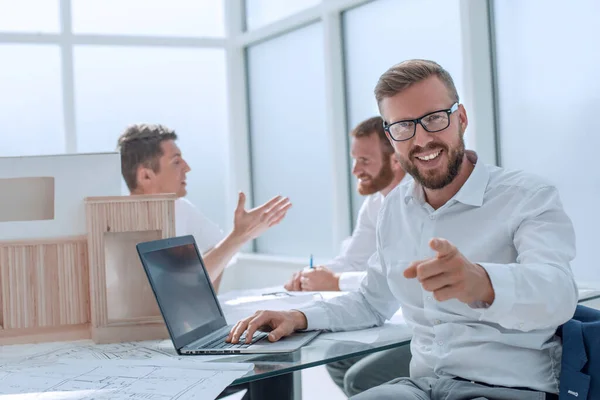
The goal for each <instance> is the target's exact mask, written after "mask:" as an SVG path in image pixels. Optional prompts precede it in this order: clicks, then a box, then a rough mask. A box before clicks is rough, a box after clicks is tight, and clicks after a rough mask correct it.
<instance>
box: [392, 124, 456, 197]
mask: <svg viewBox="0 0 600 400" xmlns="http://www.w3.org/2000/svg"><path fill="white" fill-rule="evenodd" d="M459 137H460V143H459V146H458V147H457V148H456V149H453V150H452V151H450V149H449V148H448V146H446V145H445V144H443V143H435V142H434V143H430V144H428V145H427V146H425V147H424V148H422V147H416V148H414V149H412V150H411V151H410V153H409V157H408V160H405V159H403V158H401V157H400V156H399V155H398V154H397V153H396V157H397V159H398V161H399V162H400V165H401V166H402V168H404V170H405V171H406V172H407V173H408V174H409V175H411V176H412V177H413V179H414V180H415V181H416V182H418V183H419V184H421V186H423V187H424V188H426V189H431V190H439V189H442V188H445V187H446V186H448V185H449V184H450V183H452V181H453V180H454V178H456V176H457V175H458V174H459V172H460V168H461V166H462V162H463V158H464V155H465V141H464V137H463V132H462V131H461V132H460V134H459ZM440 148H441V149H442V150H443V151H444V152H446V154H448V172H447V173H446V174H445V175H438V176H424V175H423V174H421V172H419V169H418V168H417V166H416V165H415V164H414V163H413V162H412V161H409V160H412V159H413V158H414V154H415V153H417V152H422V151H424V150H425V151H426V150H430V149H431V150H434V149H440Z"/></svg>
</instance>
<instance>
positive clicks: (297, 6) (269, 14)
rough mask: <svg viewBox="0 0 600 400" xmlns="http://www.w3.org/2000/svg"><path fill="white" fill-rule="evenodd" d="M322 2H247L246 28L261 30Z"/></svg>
mask: <svg viewBox="0 0 600 400" xmlns="http://www.w3.org/2000/svg"><path fill="white" fill-rule="evenodd" d="M320 2H321V0H291V1H285V0H284V1H282V0H246V1H245V3H246V10H245V11H246V13H245V14H246V28H247V29H249V30H250V29H256V28H260V27H261V26H264V25H268V24H270V23H273V22H276V21H278V20H280V19H283V18H286V17H289V16H290V15H293V14H295V13H297V12H299V11H302V10H305V9H306V8H309V7H312V6H315V5H317V4H319V3H320Z"/></svg>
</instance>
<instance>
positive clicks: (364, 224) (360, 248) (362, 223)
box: [325, 174, 412, 291]
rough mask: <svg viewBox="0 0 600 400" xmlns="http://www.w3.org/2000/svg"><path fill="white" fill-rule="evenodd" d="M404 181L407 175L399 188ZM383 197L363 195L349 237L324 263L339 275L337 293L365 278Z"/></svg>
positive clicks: (373, 245) (358, 283)
mask: <svg viewBox="0 0 600 400" xmlns="http://www.w3.org/2000/svg"><path fill="white" fill-rule="evenodd" d="M407 180H412V177H411V176H410V175H408V174H406V175H405V176H404V178H403V179H402V180H401V181H400V183H399V185H400V184H402V183H403V182H405V181H407ZM383 199H384V196H383V195H382V194H381V192H377V193H374V194H372V195H369V196H366V198H365V200H364V201H363V203H362V205H361V207H360V210H359V211H358V218H357V219H356V226H355V227H354V232H352V236H350V237H349V238H348V239H346V240H345V241H344V243H343V244H342V250H341V252H340V254H339V255H338V256H337V257H335V258H334V259H333V260H331V261H330V262H328V263H327V264H325V266H326V267H327V268H329V269H330V270H331V271H333V272H336V273H340V281H339V286H340V290H341V291H353V290H357V289H358V288H359V287H360V283H361V282H362V280H363V278H364V277H365V276H366V275H367V266H368V261H369V257H371V256H372V255H373V254H374V253H375V250H376V249H377V246H376V243H375V242H376V239H375V238H376V227H377V215H378V214H379V210H380V209H381V205H382V204H383Z"/></svg>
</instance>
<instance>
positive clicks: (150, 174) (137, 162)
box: [118, 124, 291, 290]
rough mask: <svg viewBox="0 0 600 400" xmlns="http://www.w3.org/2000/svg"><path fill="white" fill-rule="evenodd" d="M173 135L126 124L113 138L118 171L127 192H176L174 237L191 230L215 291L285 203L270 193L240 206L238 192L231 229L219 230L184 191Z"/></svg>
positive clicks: (153, 127)
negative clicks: (258, 201) (262, 201)
mask: <svg viewBox="0 0 600 400" xmlns="http://www.w3.org/2000/svg"><path fill="white" fill-rule="evenodd" d="M176 140H177V134H176V133H175V132H174V131H173V130H172V129H169V128H167V127H165V126H163V125H153V124H136V125H131V126H129V127H127V129H126V130H125V131H124V132H123V133H122V134H121V136H120V137H119V140H118V148H119V150H120V152H121V173H122V174H123V179H124V180H125V183H126V184H127V187H128V188H129V191H130V192H131V194H156V193H176V194H177V195H178V197H179V198H178V199H177V200H176V201H175V231H176V235H177V236H184V235H193V236H194V238H195V240H196V243H197V244H198V249H199V250H200V252H201V253H202V256H203V259H204V264H205V266H206V269H207V271H208V273H209V275H210V279H211V281H212V282H213V285H214V286H215V289H216V290H218V287H219V283H220V279H221V276H222V274H223V271H224V269H225V267H226V266H227V264H228V263H229V262H230V261H231V259H232V257H233V256H234V255H235V254H236V253H237V252H238V251H239V250H240V248H241V247H242V246H243V245H244V244H245V243H246V242H248V241H250V240H252V239H255V238H257V237H258V236H260V235H261V234H262V233H263V232H265V231H266V230H267V229H269V228H270V227H272V226H274V225H276V224H278V223H279V222H280V221H281V220H282V219H283V218H284V217H285V215H286V213H287V210H288V209H289V208H290V207H291V203H290V201H289V199H288V198H286V197H282V196H276V197H274V198H272V199H271V200H269V201H268V202H266V203H265V204H263V205H262V206H259V207H256V208H254V209H252V210H249V211H246V210H245V208H244V204H245V202H246V196H245V194H244V193H240V194H239V199H238V205H237V208H236V209H235V212H234V217H233V230H232V231H231V232H230V233H229V234H227V235H225V234H224V233H223V231H222V230H221V229H220V228H219V227H218V226H217V225H216V224H215V223H214V222H212V221H211V220H209V219H208V218H207V217H206V216H204V214H202V213H201V212H200V210H198V209H197V208H196V207H195V206H194V205H193V204H192V203H191V202H190V201H189V200H187V199H185V198H184V196H185V195H186V194H187V190H186V174H187V173H188V172H189V171H190V167H189V165H188V164H187V163H186V162H185V160H184V159H183V157H182V154H181V150H180V149H179V147H178V146H177V144H176V143H175V141H176Z"/></svg>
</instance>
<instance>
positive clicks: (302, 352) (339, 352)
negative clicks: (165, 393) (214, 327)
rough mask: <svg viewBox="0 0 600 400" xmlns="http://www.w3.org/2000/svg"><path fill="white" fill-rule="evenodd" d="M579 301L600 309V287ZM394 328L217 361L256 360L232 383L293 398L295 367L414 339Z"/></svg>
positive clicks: (259, 395) (260, 394) (262, 395)
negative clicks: (373, 336) (369, 338)
mask: <svg viewBox="0 0 600 400" xmlns="http://www.w3.org/2000/svg"><path fill="white" fill-rule="evenodd" d="M579 303H580V304H582V305H585V306H587V307H591V308H597V309H600V291H598V290H594V289H583V290H581V291H580V300H579ZM390 332H393V334H391V335H390V334H388V335H386V338H384V339H382V340H379V339H378V340H376V341H375V342H373V343H370V344H368V343H361V342H355V341H339V340H333V339H324V337H326V335H323V336H322V337H321V336H317V338H315V340H313V341H312V342H311V343H309V344H308V345H306V346H304V347H302V348H300V349H299V350H297V351H295V352H293V353H284V354H246V355H232V356H228V357H224V358H219V359H216V360H214V361H215V362H252V363H254V369H253V370H252V371H250V372H248V373H247V374H246V375H245V376H243V377H241V378H239V379H237V380H236V381H234V382H233V385H232V386H233V387H235V386H237V387H240V388H242V387H243V388H247V389H248V390H249V392H250V398H251V399H252V400H255V399H265V400H270V399H282V400H288V399H290V400H291V399H293V398H294V380H293V374H292V373H293V372H295V371H300V370H302V369H306V368H311V367H316V366H319V365H324V364H328V363H331V362H335V361H339V360H346V359H349V358H353V357H358V356H365V355H368V354H371V353H376V352H379V351H383V350H387V349H391V348H395V347H400V346H406V345H408V344H409V343H410V336H409V335H407V332H406V331H404V330H403V329H399V328H398V327H394V328H392V329H391V330H390ZM393 336H396V338H392V337H393ZM208 362H210V361H208Z"/></svg>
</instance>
